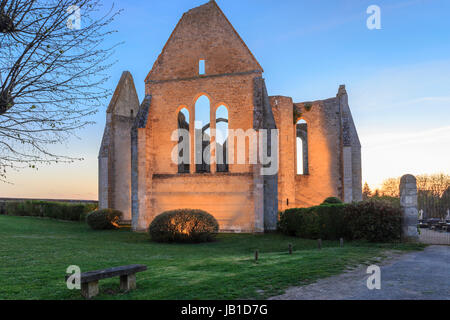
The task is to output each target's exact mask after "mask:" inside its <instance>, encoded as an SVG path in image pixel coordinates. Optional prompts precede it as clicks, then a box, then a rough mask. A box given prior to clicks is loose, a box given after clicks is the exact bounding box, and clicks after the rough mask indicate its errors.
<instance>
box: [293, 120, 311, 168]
mask: <svg viewBox="0 0 450 320" xmlns="http://www.w3.org/2000/svg"><path fill="white" fill-rule="evenodd" d="M296 138H297V139H296V143H297V148H296V149H297V174H300V175H307V174H309V165H308V124H307V123H306V121H305V120H303V119H302V120H299V121H298V122H297V125H296Z"/></svg>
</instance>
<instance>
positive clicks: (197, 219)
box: [149, 209, 219, 243]
mask: <svg viewBox="0 0 450 320" xmlns="http://www.w3.org/2000/svg"><path fill="white" fill-rule="evenodd" d="M218 232H219V223H218V222H217V220H216V219H215V218H214V217H213V216H212V215H210V214H209V213H207V212H205V211H202V210H194V209H181V210H173V211H167V212H164V213H162V214H160V215H159V216H157V217H156V218H155V219H154V220H153V222H152V223H151V224H150V227H149V233H150V236H151V237H152V240H153V241H156V242H187V243H199V242H211V241H214V240H215V237H216V235H217V233H218Z"/></svg>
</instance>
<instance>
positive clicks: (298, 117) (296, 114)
mask: <svg viewBox="0 0 450 320" xmlns="http://www.w3.org/2000/svg"><path fill="white" fill-rule="evenodd" d="M293 112H294V124H297V121H298V120H299V119H300V118H301V117H302V116H303V113H301V112H300V111H299V110H298V109H297V107H296V106H294V109H293Z"/></svg>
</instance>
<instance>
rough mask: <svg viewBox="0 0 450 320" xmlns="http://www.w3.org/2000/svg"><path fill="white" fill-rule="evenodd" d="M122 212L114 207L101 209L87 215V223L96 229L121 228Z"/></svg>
mask: <svg viewBox="0 0 450 320" xmlns="http://www.w3.org/2000/svg"><path fill="white" fill-rule="evenodd" d="M121 217H122V212H120V211H118V210H113V209H101V210H96V211H93V212H91V213H89V214H88V215H87V216H86V222H87V224H88V225H89V226H90V227H91V228H92V229H94V230H112V229H118V228H119V224H118V223H119V220H120V218H121Z"/></svg>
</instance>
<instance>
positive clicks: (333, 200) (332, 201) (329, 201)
mask: <svg viewBox="0 0 450 320" xmlns="http://www.w3.org/2000/svg"><path fill="white" fill-rule="evenodd" d="M337 203H343V202H342V201H341V199H339V198H336V197H329V198H326V199H325V200H324V201H323V202H322V204H337Z"/></svg>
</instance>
